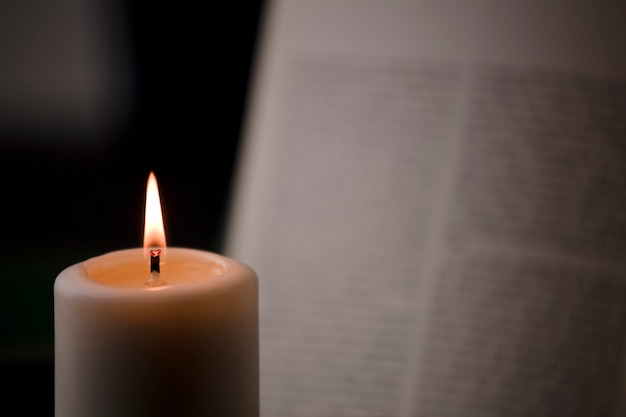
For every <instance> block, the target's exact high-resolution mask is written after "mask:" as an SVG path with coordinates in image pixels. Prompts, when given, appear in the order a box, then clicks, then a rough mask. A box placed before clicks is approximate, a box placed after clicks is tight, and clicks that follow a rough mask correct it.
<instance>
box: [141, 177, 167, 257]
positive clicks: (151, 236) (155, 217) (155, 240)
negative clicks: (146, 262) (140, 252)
mask: <svg viewBox="0 0 626 417" xmlns="http://www.w3.org/2000/svg"><path fill="white" fill-rule="evenodd" d="M143 247H144V249H145V250H146V251H147V250H148V249H149V248H160V249H161V250H163V249H165V229H164V228H163V213H162V212H161V199H160V198H159V186H158V185H157V180H156V177H155V176H154V172H150V177H148V186H147V187H146V221H145V225H144V229H143Z"/></svg>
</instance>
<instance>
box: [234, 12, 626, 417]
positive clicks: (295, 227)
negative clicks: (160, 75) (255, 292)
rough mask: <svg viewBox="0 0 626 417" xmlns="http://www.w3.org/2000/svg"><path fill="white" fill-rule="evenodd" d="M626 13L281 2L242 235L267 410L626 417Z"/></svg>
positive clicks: (248, 157)
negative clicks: (256, 288) (255, 305)
mask: <svg viewBox="0 0 626 417" xmlns="http://www.w3.org/2000/svg"><path fill="white" fill-rule="evenodd" d="M624 12H625V8H624V6H623V5H621V4H618V3H612V4H601V3H594V2H572V1H568V2H565V1H557V2H547V3H546V2H521V1H518V2H497V1H489V0H479V1H472V2H462V1H452V0H443V1H410V2H409V1H407V2H404V1H403V2H400V1H369V0H340V1H322V0H310V1H273V2H271V3H270V4H268V5H267V7H266V13H265V22H264V30H263V33H262V35H263V36H262V38H261V40H260V44H259V50H258V56H257V66H256V68H255V78H254V84H253V86H254V88H253V93H252V96H251V98H250V103H249V110H248V114H247V125H246V130H245V136H244V148H243V153H242V155H241V158H240V161H239V166H238V177H237V187H236V190H235V198H234V200H233V205H232V211H231V222H230V226H229V233H228V239H227V246H226V247H227V252H228V254H229V255H231V256H233V257H235V258H238V259H240V260H242V261H244V262H246V263H248V264H250V265H251V266H252V267H254V268H255V269H256V270H257V271H258V273H259V279H260V285H261V375H262V376H261V410H262V415H263V416H264V417H271V416H299V417H309V416H310V417H313V416H315V417H326V416H328V417H331V416H332V417H356V416H367V417H375V416H376V417H381V416H385V417H394V416H398V417H399V416H402V417H408V416H483V417H491V416H493V417H496V416H498V417H499V416H508V417H512V416H530V415H532V416H539V415H541V416H557V415H558V416H564V415H567V416H574V415H576V416H598V415H602V416H611V415H625V411H626V408H625V407H624V405H625V404H624V398H623V397H624V394H625V393H626V386H625V385H624V382H625V381H624V376H625V369H624V359H626V356H625V355H624V350H625V348H624V336H625V335H626V258H625V257H624V255H625V254H626V186H625V184H624V181H625V179H626V54H624V48H623V46H624V39H626V38H625V35H626V26H624V25H623V16H625V14H624Z"/></svg>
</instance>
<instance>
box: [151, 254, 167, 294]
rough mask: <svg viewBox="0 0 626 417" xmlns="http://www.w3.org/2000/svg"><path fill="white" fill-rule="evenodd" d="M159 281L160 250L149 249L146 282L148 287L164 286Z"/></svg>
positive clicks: (163, 283)
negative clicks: (148, 267) (148, 273)
mask: <svg viewBox="0 0 626 417" xmlns="http://www.w3.org/2000/svg"><path fill="white" fill-rule="evenodd" d="M165 284H166V282H165V281H162V280H161V249H150V279H149V280H148V282H146V285H147V286H148V287H158V286H161V285H165Z"/></svg>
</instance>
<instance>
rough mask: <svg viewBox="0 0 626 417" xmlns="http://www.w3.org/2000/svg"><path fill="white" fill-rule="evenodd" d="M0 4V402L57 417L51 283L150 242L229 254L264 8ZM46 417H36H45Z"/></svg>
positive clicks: (68, 1) (8, 0) (66, 1)
mask: <svg viewBox="0 0 626 417" xmlns="http://www.w3.org/2000/svg"><path fill="white" fill-rule="evenodd" d="M203 6H205V5H204V4H202V3H198V2H176V3H172V2H149V3H142V2H138V1H134V0H113V1H102V0H58V1H54V2H49V1H44V0H2V1H0V178H2V180H1V181H2V186H1V190H2V192H1V194H0V195H1V197H0V202H1V204H2V211H1V213H2V219H3V220H2V223H3V227H2V239H1V240H0V241H1V245H2V250H1V251H0V264H1V265H2V266H3V272H2V273H0V277H1V278H0V279H1V283H2V284H1V285H2V287H3V289H2V291H1V292H0V313H1V314H2V316H3V317H4V318H3V320H2V325H1V330H0V379H1V380H2V381H1V382H2V385H3V386H4V389H3V390H2V393H1V394H0V401H1V402H2V404H3V409H5V410H11V409H16V410H20V413H19V414H20V415H39V416H45V415H50V416H51V415H53V401H54V385H53V332H54V329H53V299H52V285H53V282H54V279H55V277H56V275H57V274H58V273H59V272H60V271H61V270H62V269H64V268H65V267H67V266H69V265H71V264H74V263H76V262H79V261H81V260H84V259H86V258H89V257H92V256H95V255H98V254H101V253H104V252H108V251H111V250H117V249H123V248H128V247H136V246H140V245H141V239H142V228H143V223H142V222H143V202H144V192H145V181H146V179H147V176H148V173H149V171H150V170H154V171H155V173H156V175H157V178H158V180H159V185H160V189H161V197H162V199H163V200H164V201H163V211H164V216H165V225H166V231H167V236H168V243H169V244H171V245H173V246H187V247H194V248H199V249H206V250H213V251H219V250H220V244H221V237H222V233H223V221H224V214H225V210H226V206H227V201H228V197H229V189H230V188H229V187H230V183H231V177H232V171H233V163H234V160H235V157H236V151H237V144H238V139H239V133H240V125H241V120H242V116H243V111H244V102H245V97H246V91H247V86H248V75H249V71H250V65H251V62H252V58H253V54H254V45H255V36H256V33H257V25H258V22H259V18H260V15H261V11H262V2H261V1H260V0H253V1H247V2H243V3H242V2H217V3H211V5H210V7H209V8H207V7H203ZM35 413H36V414H35Z"/></svg>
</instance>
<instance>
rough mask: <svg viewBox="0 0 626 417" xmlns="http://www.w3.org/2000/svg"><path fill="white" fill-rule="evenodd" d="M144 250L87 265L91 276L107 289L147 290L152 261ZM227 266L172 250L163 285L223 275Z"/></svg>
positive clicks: (166, 255)
mask: <svg viewBox="0 0 626 417" xmlns="http://www.w3.org/2000/svg"><path fill="white" fill-rule="evenodd" d="M144 252H145V251H143V252H142V251H141V250H131V251H121V252H114V253H110V254H106V255H102V256H99V257H97V258H93V259H90V260H88V261H87V262H85V269H86V270H87V275H88V276H89V278H91V279H92V280H94V281H96V282H99V283H101V284H105V285H111V286H115V287H124V288H145V287H146V282H147V281H148V280H149V279H150V258H149V255H146V254H145V253H144ZM226 271H227V266H226V264H224V263H220V262H217V261H216V260H213V259H210V258H207V257H206V256H202V255H201V254H198V253H196V252H194V251H188V250H184V249H182V250H181V249H176V248H172V249H168V250H167V251H165V252H164V255H163V256H161V274H160V275H161V280H162V281H164V284H163V285H170V286H173V285H179V284H184V283H189V282H196V281H200V280H207V279H212V278H215V277H216V276H220V275H223V274H224V273H225V272H226Z"/></svg>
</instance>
